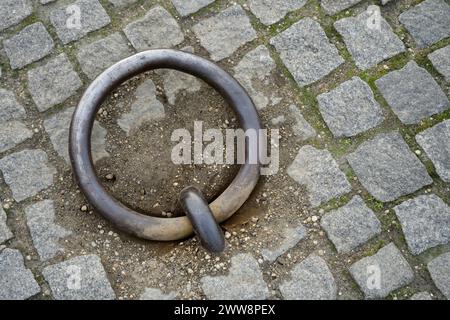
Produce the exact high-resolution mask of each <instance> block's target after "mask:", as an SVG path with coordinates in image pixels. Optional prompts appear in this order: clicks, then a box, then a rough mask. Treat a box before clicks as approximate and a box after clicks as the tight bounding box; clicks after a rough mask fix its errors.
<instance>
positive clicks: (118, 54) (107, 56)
mask: <svg viewBox="0 0 450 320" xmlns="http://www.w3.org/2000/svg"><path fill="white" fill-rule="evenodd" d="M132 54H133V50H132V49H131V48H130V47H128V44H127V41H126V40H125V39H124V38H122V36H121V35H120V33H118V32H116V33H113V34H111V35H109V36H107V37H106V38H103V39H100V40H97V41H95V42H92V43H90V44H88V45H86V46H84V47H82V48H81V49H80V50H79V51H78V53H77V59H78V61H79V63H80V66H81V69H82V70H83V72H84V73H85V74H86V75H87V76H88V77H89V78H90V79H94V78H95V77H97V76H98V75H99V74H100V73H102V72H103V71H104V70H105V69H107V68H108V67H110V66H112V65H113V64H114V63H116V62H118V61H120V60H122V59H124V58H127V57H129V56H131V55H132Z"/></svg>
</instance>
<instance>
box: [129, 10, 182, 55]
mask: <svg viewBox="0 0 450 320" xmlns="http://www.w3.org/2000/svg"><path fill="white" fill-rule="evenodd" d="M123 32H125V35H126V36H127V38H128V40H130V42H131V44H132V45H133V47H134V48H135V49H136V50H137V51H144V50H148V49H159V48H170V47H173V46H176V45H177V44H180V43H181V42H183V40H184V35H183V32H181V29H180V27H179V25H178V23H177V21H176V20H175V19H174V18H173V17H172V16H171V15H170V13H169V12H167V11H166V10H165V9H164V8H163V7H161V6H156V7H154V8H152V9H150V10H149V11H148V12H147V14H146V15H145V16H144V17H143V18H141V19H138V20H136V21H134V22H131V23H130V24H129V25H127V26H126V27H125V28H124V29H123Z"/></svg>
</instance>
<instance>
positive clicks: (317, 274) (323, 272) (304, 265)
mask: <svg viewBox="0 0 450 320" xmlns="http://www.w3.org/2000/svg"><path fill="white" fill-rule="evenodd" d="M280 291H281V294H282V295H283V297H284V298H285V299H288V300H334V299H336V293H337V287H336V283H335V281H334V277H333V274H332V273H331V271H330V269H329V268H328V266H327V263H326V262H325V261H324V260H323V259H322V258H320V257H318V256H316V255H310V256H309V257H308V258H306V259H305V260H303V261H302V262H300V263H299V264H297V265H296V266H295V267H294V269H293V270H292V272H291V279H290V280H288V281H285V282H283V283H282V284H281V285H280Z"/></svg>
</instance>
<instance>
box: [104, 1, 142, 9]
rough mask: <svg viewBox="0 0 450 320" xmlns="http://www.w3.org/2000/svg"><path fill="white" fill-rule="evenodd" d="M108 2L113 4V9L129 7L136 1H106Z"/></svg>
mask: <svg viewBox="0 0 450 320" xmlns="http://www.w3.org/2000/svg"><path fill="white" fill-rule="evenodd" d="M108 1H109V2H111V3H112V4H113V6H115V7H119V8H121V7H126V6H129V5H131V4H135V3H136V2H138V0H108Z"/></svg>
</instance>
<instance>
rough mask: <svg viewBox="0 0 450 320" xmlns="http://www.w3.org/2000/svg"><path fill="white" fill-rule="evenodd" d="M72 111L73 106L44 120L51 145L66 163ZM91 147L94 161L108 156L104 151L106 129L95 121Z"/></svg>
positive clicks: (68, 159) (67, 160)
mask: <svg viewBox="0 0 450 320" xmlns="http://www.w3.org/2000/svg"><path fill="white" fill-rule="evenodd" d="M74 111H75V108H68V109H67V110H64V111H61V112H59V113H57V114H55V115H53V116H51V117H50V118H48V119H45V120H44V128H45V131H47V133H48V134H49V136H50V141H51V142H52V144H53V147H54V148H55V150H56V152H57V153H58V154H59V156H60V157H63V158H64V160H66V162H67V163H70V157H69V129H70V122H71V120H72V115H73V112H74ZM91 148H92V158H93V160H94V162H95V161H98V160H100V159H102V158H105V157H109V153H108V152H107V151H106V129H105V128H103V127H102V126H101V125H100V124H99V123H98V122H97V121H95V122H94V128H93V130H92V137H91Z"/></svg>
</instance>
